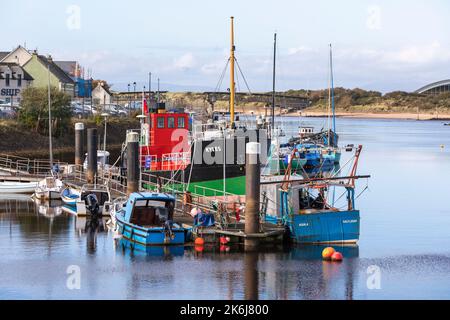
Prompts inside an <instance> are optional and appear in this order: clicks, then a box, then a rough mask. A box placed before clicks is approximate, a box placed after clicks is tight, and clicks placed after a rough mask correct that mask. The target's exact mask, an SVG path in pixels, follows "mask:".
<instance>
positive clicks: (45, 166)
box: [0, 154, 68, 177]
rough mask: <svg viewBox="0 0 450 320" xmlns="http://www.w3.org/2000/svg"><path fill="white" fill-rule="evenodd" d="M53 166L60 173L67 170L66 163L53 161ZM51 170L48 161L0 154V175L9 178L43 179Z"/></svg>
mask: <svg viewBox="0 0 450 320" xmlns="http://www.w3.org/2000/svg"><path fill="white" fill-rule="evenodd" d="M53 165H57V166H58V167H59V168H60V169H62V171H64V170H65V169H67V167H68V163H67V162H61V161H54V162H53ZM51 170H52V165H51V164H50V160H48V159H28V158H24V157H19V156H14V155H8V154H0V175H4V174H2V173H5V174H7V175H11V176H26V177H29V176H34V177H44V176H46V175H48V174H49V173H50V172H51Z"/></svg>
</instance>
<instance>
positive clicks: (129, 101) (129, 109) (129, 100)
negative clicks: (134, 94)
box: [128, 84, 131, 116]
mask: <svg viewBox="0 0 450 320" xmlns="http://www.w3.org/2000/svg"><path fill="white" fill-rule="evenodd" d="M130 114H131V98H130V84H128V116H130Z"/></svg>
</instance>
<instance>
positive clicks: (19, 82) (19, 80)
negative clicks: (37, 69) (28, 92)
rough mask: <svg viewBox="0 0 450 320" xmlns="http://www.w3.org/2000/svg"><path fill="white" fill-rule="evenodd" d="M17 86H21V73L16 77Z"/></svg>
mask: <svg viewBox="0 0 450 320" xmlns="http://www.w3.org/2000/svg"><path fill="white" fill-rule="evenodd" d="M17 86H18V87H21V86H22V75H21V74H19V75H18V78H17Z"/></svg>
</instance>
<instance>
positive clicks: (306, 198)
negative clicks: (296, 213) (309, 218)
mask: <svg viewBox="0 0 450 320" xmlns="http://www.w3.org/2000/svg"><path fill="white" fill-rule="evenodd" d="M298 197H299V209H300V210H303V209H327V208H328V206H327V205H326V199H325V198H324V195H323V192H318V193H317V195H313V194H311V193H310V192H308V190H307V189H303V188H302V189H300V190H299V191H298Z"/></svg>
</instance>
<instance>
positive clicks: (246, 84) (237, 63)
mask: <svg viewBox="0 0 450 320" xmlns="http://www.w3.org/2000/svg"><path fill="white" fill-rule="evenodd" d="M234 61H236V65H237V67H238V70H239V72H240V73H241V75H242V79H244V83H245V86H246V87H247V90H248V93H250V94H252V91H251V90H250V87H249V86H248V83H247V80H246V79H245V76H244V73H243V72H242V70H241V66H240V65H239V62H238V61H237V59H236V58H235V59H234Z"/></svg>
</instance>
